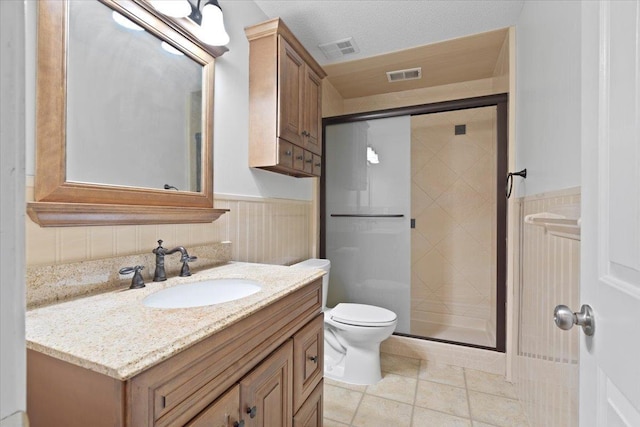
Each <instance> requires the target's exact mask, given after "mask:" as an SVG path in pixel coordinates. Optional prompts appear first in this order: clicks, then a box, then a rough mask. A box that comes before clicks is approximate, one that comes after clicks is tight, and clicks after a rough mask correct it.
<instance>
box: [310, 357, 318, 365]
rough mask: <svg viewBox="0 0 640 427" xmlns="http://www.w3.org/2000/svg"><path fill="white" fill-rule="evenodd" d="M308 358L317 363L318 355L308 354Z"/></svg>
mask: <svg viewBox="0 0 640 427" xmlns="http://www.w3.org/2000/svg"><path fill="white" fill-rule="evenodd" d="M309 360H311V361H312V362H313V363H318V356H309Z"/></svg>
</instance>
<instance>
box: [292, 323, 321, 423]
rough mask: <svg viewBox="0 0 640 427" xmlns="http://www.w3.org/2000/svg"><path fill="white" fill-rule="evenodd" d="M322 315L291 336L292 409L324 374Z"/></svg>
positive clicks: (300, 402)
mask: <svg viewBox="0 0 640 427" xmlns="http://www.w3.org/2000/svg"><path fill="white" fill-rule="evenodd" d="M323 356H324V316H323V315H322V314H321V315H319V316H318V317H316V318H315V319H313V320H312V321H311V322H309V323H308V324H307V325H306V326H305V327H303V328H302V329H300V331H298V332H296V334H295V335H294V336H293V410H294V412H295V411H297V410H298V409H299V408H300V406H302V403H303V402H304V401H305V400H306V399H307V397H309V395H310V394H311V392H313V390H314V389H315V387H316V386H317V385H318V383H319V382H320V381H321V380H322V375H323V374H324V357H323Z"/></svg>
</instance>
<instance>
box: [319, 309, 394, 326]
mask: <svg viewBox="0 0 640 427" xmlns="http://www.w3.org/2000/svg"><path fill="white" fill-rule="evenodd" d="M328 314H329V317H330V318H331V320H333V321H334V322H338V323H342V324H345V325H352V326H369V327H375V326H389V325H391V324H393V323H394V322H395V321H396V320H397V316H396V314H395V313H394V312H393V311H391V310H387V309H386V308H382V307H376V306H373V305H366V304H352V303H340V304H338V305H336V306H335V308H334V309H333V310H331V311H330V312H329V313H328Z"/></svg>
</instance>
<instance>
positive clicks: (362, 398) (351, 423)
mask: <svg viewBox="0 0 640 427" xmlns="http://www.w3.org/2000/svg"><path fill="white" fill-rule="evenodd" d="M367 387H368V386H367ZM366 393H367V389H366V388H365V389H364V392H362V393H361V396H360V401H359V402H358V404H357V405H356V410H355V411H353V415H352V416H351V421H350V422H349V425H350V426H353V422H354V421H355V420H356V414H357V413H358V410H360V405H361V404H362V401H363V400H364V395H365V394H366Z"/></svg>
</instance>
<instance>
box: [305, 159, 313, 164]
mask: <svg viewBox="0 0 640 427" xmlns="http://www.w3.org/2000/svg"><path fill="white" fill-rule="evenodd" d="M305 162H307V163H311V162H313V159H307V160H305Z"/></svg>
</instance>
